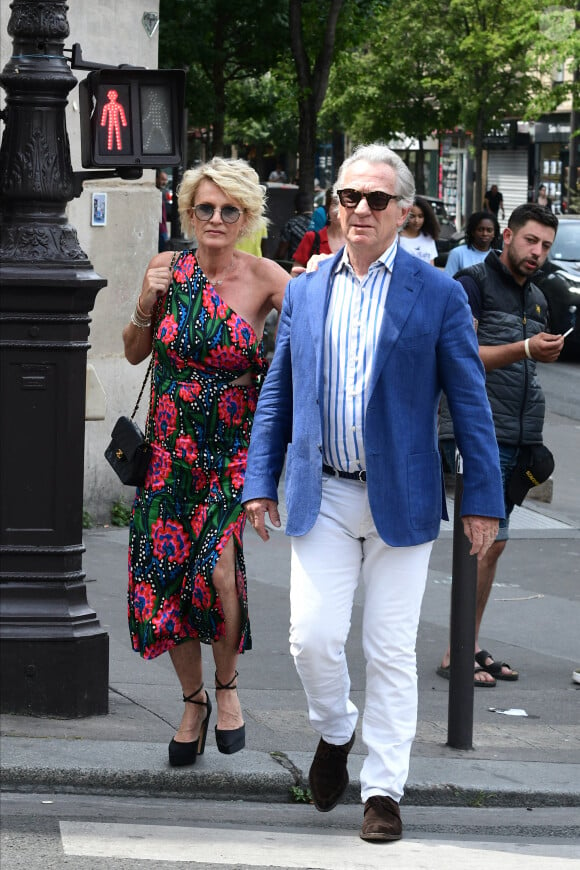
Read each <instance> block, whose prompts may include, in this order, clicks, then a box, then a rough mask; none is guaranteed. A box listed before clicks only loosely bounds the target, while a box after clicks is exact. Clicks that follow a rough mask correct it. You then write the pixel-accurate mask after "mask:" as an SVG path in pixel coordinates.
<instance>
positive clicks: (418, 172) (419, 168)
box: [415, 137, 425, 196]
mask: <svg viewBox="0 0 580 870" xmlns="http://www.w3.org/2000/svg"><path fill="white" fill-rule="evenodd" d="M418 141H419V150H418V151H417V162H416V165H415V188H416V190H417V193H418V194H419V195H420V196H421V195H422V194H424V193H425V148H424V145H423V139H422V138H421V137H419V140H418Z"/></svg>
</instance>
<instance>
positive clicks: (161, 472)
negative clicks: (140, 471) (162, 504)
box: [145, 445, 171, 492]
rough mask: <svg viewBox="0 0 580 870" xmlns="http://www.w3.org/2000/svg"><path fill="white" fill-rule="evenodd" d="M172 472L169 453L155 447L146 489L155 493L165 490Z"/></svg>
mask: <svg viewBox="0 0 580 870" xmlns="http://www.w3.org/2000/svg"><path fill="white" fill-rule="evenodd" d="M170 472H171V457H170V455H169V453H167V451H166V450H161V449H160V448H159V447H157V446H156V445H153V455H152V456H151V462H150V463H149V468H148V469H147V476H146V477H145V489H152V490H153V491H154V492H157V491H159V490H160V489H163V487H164V486H165V481H166V480H167V478H168V476H169V473H170Z"/></svg>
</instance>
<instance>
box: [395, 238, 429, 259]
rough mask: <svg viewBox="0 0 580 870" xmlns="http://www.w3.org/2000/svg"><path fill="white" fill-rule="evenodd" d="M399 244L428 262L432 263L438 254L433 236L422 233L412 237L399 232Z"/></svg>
mask: <svg viewBox="0 0 580 870" xmlns="http://www.w3.org/2000/svg"><path fill="white" fill-rule="evenodd" d="M399 244H400V245H401V247H402V248H403V249H404V250H405V251H408V252H409V254H413V256H414V257H419V259H420V260H424V261H425V262H426V263H430V262H431V260H434V259H435V257H436V256H437V245H436V244H435V242H434V241H433V239H432V238H431V236H427V235H425V233H420V234H419V235H418V236H417V238H416V239H410V238H409V237H408V236H403V235H401V234H399Z"/></svg>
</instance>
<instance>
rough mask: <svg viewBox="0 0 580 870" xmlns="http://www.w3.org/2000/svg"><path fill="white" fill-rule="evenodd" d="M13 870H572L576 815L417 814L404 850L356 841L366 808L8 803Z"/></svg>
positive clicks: (67, 798) (6, 836)
mask: <svg viewBox="0 0 580 870" xmlns="http://www.w3.org/2000/svg"><path fill="white" fill-rule="evenodd" d="M0 805H1V808H2V856H3V866H4V867H5V868H7V870H20V868H26V870H56V868H58V870H61V868H71V870H72V868H74V870H104V868H107V870H172V868H178V867H183V866H184V864H186V865H187V866H188V867H190V868H192V870H193V868H203V870H214V868H215V870H218V868H220V870H227V868H229V870H241V868H246V870H254V868H264V867H266V868H270V870H290V868H303V870H337V868H339V867H341V868H345V870H374V868H384V867H387V866H393V867H396V868H397V870H468V868H476V867H490V866H492V865H495V866H497V867H500V868H501V870H567V868H570V870H572V866H573V862H576V861H578V859H580V845H579V843H578V838H577V833H578V825H577V821H578V817H577V809H533V810H527V809H526V808H521V809H507V808H503V809H489V808H487V809H485V808H482V807H473V808H446V809H445V810H442V809H441V808H438V807H408V808H407V809H405V813H404V820H405V838H404V839H403V840H402V841H400V842H398V843H390V844H369V843H364V842H363V841H362V840H360V838H359V837H358V830H359V827H360V822H361V808H360V807H359V806H349V805H342V806H338V807H337V808H336V810H334V811H333V812H332V813H329V814H328V813H325V814H320V813H317V812H316V810H314V808H313V807H311V806H304V805H299V804H295V805H291V806H288V805H284V804H261V803H253V802H251V803H248V802H246V803H244V802H241V801H235V802H223V801H219V802H215V801H186V800H178V801H172V800H165V799H159V798H157V799H156V798H151V799H144V798H119V797H80V796H78V795H77V796H71V795H46V794H42V795H34V794H31V795H19V794H5V795H3V797H2V801H1V804H0Z"/></svg>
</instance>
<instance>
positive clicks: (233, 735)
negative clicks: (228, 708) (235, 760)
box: [215, 671, 246, 755]
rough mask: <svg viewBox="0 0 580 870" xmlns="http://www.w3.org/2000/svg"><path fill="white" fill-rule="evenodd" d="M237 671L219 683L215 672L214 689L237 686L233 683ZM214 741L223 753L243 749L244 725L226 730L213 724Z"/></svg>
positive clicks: (244, 739) (232, 752)
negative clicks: (227, 679)
mask: <svg viewBox="0 0 580 870" xmlns="http://www.w3.org/2000/svg"><path fill="white" fill-rule="evenodd" d="M237 676H238V672H237V671H236V672H235V674H234V675H233V677H232V678H231V680H230V681H229V683H220V681H219V680H218V675H217V672H216V675H215V690H216V692H219V691H220V689H231V690H232V691H235V690H236V689H237V688H238V686H237V683H236V685H233V684H234V682H235V680H236V679H237ZM215 742H216V745H217V748H218V749H219V751H220V752H223V754H224V755H233V754H234V752H239V751H240V749H243V748H244V746H245V745H246V726H245V725H241V726H240V727H239V728H234V729H233V730H230V731H227V730H225V729H223V728H218V727H217V725H216V726H215Z"/></svg>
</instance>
